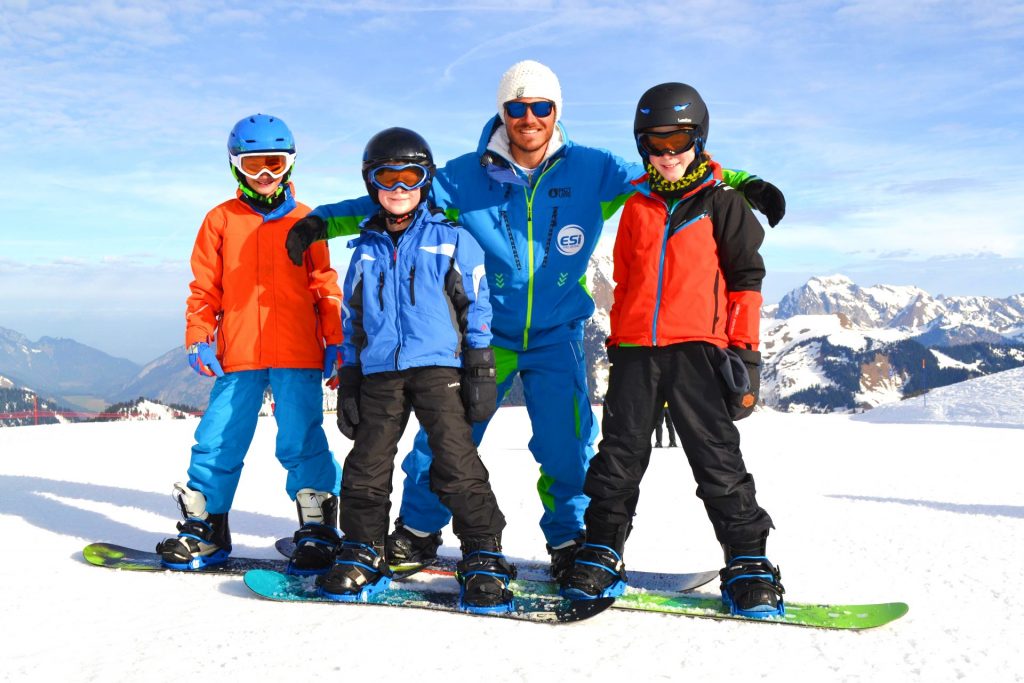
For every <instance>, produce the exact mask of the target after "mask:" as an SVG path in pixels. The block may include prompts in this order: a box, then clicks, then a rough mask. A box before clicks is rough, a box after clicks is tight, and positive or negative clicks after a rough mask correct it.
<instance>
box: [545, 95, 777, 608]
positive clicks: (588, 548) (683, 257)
mask: <svg viewBox="0 0 1024 683" xmlns="http://www.w3.org/2000/svg"><path fill="white" fill-rule="evenodd" d="M708 127H709V120H708V111H707V107H706V105H705V103H704V101H703V100H702V99H701V96H700V94H699V93H698V92H697V91H696V90H694V89H693V88H692V87H691V86H689V85H685V84H682V83H663V84H661V85H657V86H654V87H653V88H651V89H649V90H648V91H647V92H645V93H644V94H643V96H642V97H641V98H640V101H639V103H638V104H637V107H636V115H635V119H634V124H633V133H634V136H635V139H636V145H637V150H638V151H639V152H640V157H641V158H642V159H643V161H644V164H645V166H646V168H647V176H646V177H645V178H643V179H641V180H640V181H638V183H637V190H638V191H637V193H636V194H634V195H633V196H632V197H630V198H629V200H627V201H626V205H625V208H624V210H623V213H622V219H621V221H620V223H619V231H618V235H617V236H616V240H615V249H614V263H615V266H614V280H615V293H614V301H613V303H612V309H611V315H610V319H611V334H610V336H609V338H608V360H609V361H610V362H611V370H610V374H609V381H608V393H607V395H606V396H605V403H604V418H603V421H602V424H601V427H602V434H603V438H602V440H601V443H600V446H599V448H598V453H597V455H596V456H595V457H594V460H593V462H592V463H591V465H590V470H589V472H588V473H587V479H586V483H585V485H584V492H585V493H586V494H587V495H588V496H590V505H589V506H588V507H587V511H586V514H585V520H586V525H587V536H586V542H585V543H584V545H583V546H582V547H581V548H580V550H579V552H578V553H577V555H576V559H575V563H574V565H573V567H572V569H571V571H569V572H568V573H567V575H566V577H565V579H564V580H563V581H562V584H561V585H562V587H561V592H562V594H563V595H565V596H566V597H569V598H573V599H592V598H597V597H612V596H616V595H620V594H621V593H622V592H623V590H625V587H626V581H627V576H626V572H625V565H624V563H623V559H622V557H623V550H624V547H625V543H626V538H627V537H628V535H629V532H630V529H631V528H632V519H633V515H634V514H635V512H636V505H637V501H638V499H639V496H640V481H641V479H642V478H643V475H644V472H645V471H646V469H647V466H648V464H649V462H650V456H651V431H652V429H653V427H654V423H655V420H656V419H657V415H658V413H659V412H660V410H661V407H662V405H663V404H664V402H666V401H667V402H668V409H669V412H670V413H671V415H672V421H673V423H674V424H675V426H676V430H677V431H678V433H679V439H680V443H681V444H682V447H683V450H684V452H685V453H686V457H687V459H688V460H689V463H690V467H691V468H692V470H693V475H694V478H695V479H696V481H697V496H698V497H700V499H701V500H702V501H703V502H704V507H705V509H706V510H707V513H708V517H709V518H710V520H711V524H712V526H713V527H714V530H715V536H716V537H717V539H718V541H719V543H721V544H722V547H723V549H724V551H725V568H724V569H722V571H721V578H722V583H721V590H722V599H723V601H724V602H725V604H726V605H727V606H728V608H729V609H730V610H731V611H732V612H733V613H735V614H743V615H748V616H755V617H764V616H770V615H776V614H782V613H783V611H784V606H783V601H782V594H783V588H782V584H781V583H780V574H779V571H778V569H776V568H775V567H774V566H773V565H772V564H771V562H769V561H768V559H767V557H766V556H765V547H766V540H767V537H768V530H769V529H770V528H773V524H772V520H771V518H770V517H769V516H768V513H767V512H765V511H764V510H763V509H762V508H761V507H760V506H759V505H758V503H757V500H756V497H755V490H754V479H753V477H752V476H751V475H750V474H749V473H748V472H747V470H746V467H745V465H744V463H743V454H742V453H741V452H740V435H739V431H738V430H737V429H736V426H735V425H734V424H733V420H738V419H741V418H743V417H746V416H748V415H750V413H751V412H752V411H753V409H754V406H755V404H756V402H757V392H758V388H759V384H760V380H759V374H758V373H759V371H760V370H759V367H760V353H759V352H758V350H757V346H758V342H759V329H758V328H759V323H760V309H761V302H762V299H761V281H762V279H763V278H764V274H765V269H764V261H763V260H762V258H761V255H760V254H759V253H758V249H759V247H760V245H761V242H762V240H763V239H764V230H763V228H762V227H761V226H760V224H759V223H758V222H757V219H755V218H754V216H753V214H752V213H751V211H750V209H749V208H748V207H747V205H746V203H745V202H744V201H743V197H741V196H740V195H739V194H738V193H736V192H734V191H732V189H731V188H730V187H729V186H728V185H725V184H724V183H723V182H722V179H721V169H720V167H719V165H718V164H717V163H716V162H714V161H713V160H712V159H711V156H710V155H709V154H708V153H707V151H706V145H707V140H708Z"/></svg>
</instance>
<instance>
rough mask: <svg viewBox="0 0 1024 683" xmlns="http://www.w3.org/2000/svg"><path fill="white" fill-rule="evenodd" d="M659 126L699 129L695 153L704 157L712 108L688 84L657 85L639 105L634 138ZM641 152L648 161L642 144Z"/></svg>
mask: <svg viewBox="0 0 1024 683" xmlns="http://www.w3.org/2000/svg"><path fill="white" fill-rule="evenodd" d="M658 126H694V127H695V128H696V129H697V141H696V142H695V143H694V150H695V151H696V153H697V155H698V156H700V154H701V152H703V151H704V146H705V145H706V144H707V141H708V130H709V128H710V126H711V119H710V116H709V115H708V107H707V105H706V104H704V100H703V99H702V98H701V96H700V93H699V92H697V90H696V89H695V88H694V87H693V86H690V85H686V84H685V83H662V84H660V85H656V86H654V87H653V88H651V89H649V90H648V91H647V92H645V93H644V94H643V95H641V96H640V101H639V102H637V104H636V116H635V118H634V119H633V137H634V138H637V137H639V135H640V133H641V132H642V131H644V130H647V129H649V128H656V127H658ZM637 149H638V150H639V151H640V156H642V157H644V158H645V159H646V158H647V154H646V153H645V152H644V150H643V147H641V146H640V143H639V141H638V142H637Z"/></svg>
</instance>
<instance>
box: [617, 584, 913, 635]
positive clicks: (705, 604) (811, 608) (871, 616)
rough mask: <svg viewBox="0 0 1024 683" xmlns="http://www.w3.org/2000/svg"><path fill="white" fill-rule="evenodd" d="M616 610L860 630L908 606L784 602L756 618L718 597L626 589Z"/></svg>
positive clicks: (895, 616)
mask: <svg viewBox="0 0 1024 683" xmlns="http://www.w3.org/2000/svg"><path fill="white" fill-rule="evenodd" d="M615 607H616V608H617V609H629V610H638V611H642V612H658V613H662V614H681V615H683V616H688V617H705V618H708V619H737V620H740V621H747V622H757V623H762V624H788V625H790V626H806V627H810V628H824V629H839V630H860V629H866V628H876V627H878V626H884V625H885V624H888V623H889V622H890V621H895V620H897V619H899V618H900V617H902V616H903V615H904V614H906V613H907V611H908V610H909V609H910V608H909V607H908V606H907V605H906V603H903V602H883V603H878V604H872V605H813V604H805V603H800V602H786V603H785V612H786V614H785V616H781V617H768V618H765V619H756V618H753V617H744V616H737V615H733V614H729V610H728V609H727V608H726V607H725V605H724V604H722V598H721V596H711V595H693V594H691V595H658V594H654V593H639V592H636V593H634V592H627V593H626V594H625V595H623V596H621V597H619V598H617V599H616V600H615Z"/></svg>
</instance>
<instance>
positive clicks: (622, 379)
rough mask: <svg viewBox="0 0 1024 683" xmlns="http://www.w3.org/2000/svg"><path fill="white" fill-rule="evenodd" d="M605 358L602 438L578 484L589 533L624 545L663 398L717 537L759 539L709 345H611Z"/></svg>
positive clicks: (761, 522) (762, 523)
mask: <svg viewBox="0 0 1024 683" xmlns="http://www.w3.org/2000/svg"><path fill="white" fill-rule="evenodd" d="M608 359H609V360H610V361H611V372H610V374H609V379H608V393H607V395H606V396H605V400H604V418H603V420H602V423H601V432H602V440H601V443H600V445H599V447H598V452H597V455H595V456H594V459H593V460H592V461H591V463H590V470H589V472H588V473H587V480H586V483H585V485H584V492H585V493H586V494H587V495H588V496H590V505H589V507H588V508H587V512H586V517H585V519H586V524H587V540H588V541H590V542H596V543H601V544H602V545H609V546H612V547H617V549H618V550H620V551H621V550H622V547H621V546H622V544H623V543H624V541H625V537H626V534H627V533H628V531H629V529H630V526H631V524H632V519H633V515H634V514H635V512H636V506H637V501H638V500H639V497H640V480H641V479H642V478H643V476H644V472H646V470H647V465H648V464H649V463H650V458H651V431H652V430H653V429H654V424H655V421H656V420H657V419H658V416H659V414H660V413H661V410H662V406H663V405H664V403H665V402H666V401H667V402H668V409H669V413H670V414H671V416H672V422H673V423H674V424H675V427H676V432H677V433H678V435H679V441H680V445H681V446H682V448H683V451H684V452H685V453H686V457H687V460H689V462H690V468H691V469H692V470H693V477H694V479H695V480H696V482H697V497H699V498H700V499H701V500H702V501H703V502H704V508H705V510H707V513H708V518H710V520H711V524H712V526H713V527H714V530H715V537H716V538H717V539H718V541H719V543H722V544H723V545H728V546H748V545H750V544H753V543H755V542H756V541H757V540H758V539H760V538H762V537H763V536H764V535H765V534H766V533H767V531H768V529H770V528H772V526H773V525H772V520H771V518H770V517H769V516H768V513H767V512H765V511H764V510H763V509H762V508H761V507H760V506H759V505H758V504H757V500H756V498H755V490H754V478H753V477H752V476H751V475H750V474H749V473H748V472H747V470H746V466H745V465H744V464H743V454H742V453H741V452H740V435H739V431H738V430H737V429H736V426H735V425H734V424H733V421H732V419H731V418H730V416H729V407H728V404H727V403H726V399H725V396H726V395H727V394H726V391H727V390H726V388H725V385H724V383H723V381H722V379H721V375H720V374H719V370H718V360H717V359H718V353H717V351H716V349H715V347H714V346H712V345H710V344H706V343H703V342H685V343H681V344H673V345H671V346H665V347H645V346H637V347H612V348H610V349H609V350H608Z"/></svg>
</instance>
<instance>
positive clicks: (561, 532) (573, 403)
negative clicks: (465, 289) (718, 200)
mask: <svg viewBox="0 0 1024 683" xmlns="http://www.w3.org/2000/svg"><path fill="white" fill-rule="evenodd" d="M497 109H498V114H497V115H496V116H495V117H494V118H492V119H491V120H490V121H488V122H487V124H486V125H485V126H484V129H483V133H482V135H481V137H480V142H479V144H478V146H477V149H476V150H475V151H474V152H470V153H468V154H464V155H462V156H459V157H456V158H455V159H452V160H451V161H449V162H448V163H447V164H446V165H445V166H444V167H443V168H441V169H439V170H438V171H437V175H436V178H435V181H434V183H433V190H432V193H433V201H434V204H435V205H436V206H438V207H441V208H443V209H444V210H445V212H446V213H447V214H448V216H449V217H450V218H452V219H456V220H458V222H459V223H460V224H461V226H462V227H463V228H464V229H466V230H467V231H469V232H470V234H472V235H473V237H475V238H476V240H477V242H479V244H480V246H481V247H482V248H483V251H484V255H485V265H486V270H487V282H488V286H489V289H490V299H491V306H492V309H493V320H492V332H493V340H492V342H491V343H492V347H493V349H494V354H495V358H496V362H497V382H498V402H499V403H500V402H501V400H502V398H503V397H504V396H505V394H506V393H507V392H508V390H509V389H510V387H511V386H512V381H513V380H514V379H515V377H516V376H517V375H518V376H519V377H520V378H521V380H522V384H523V391H524V395H525V398H526V408H527V412H528V414H529V416H530V421H531V424H532V427H533V436H532V438H531V439H530V443H529V447H530V452H531V453H532V454H533V457H534V459H535V460H536V461H537V462H538V463H539V464H540V478H539V480H538V482H537V491H538V493H539V494H540V498H541V503H542V505H543V508H544V511H543V514H542V516H541V519H540V526H541V529H542V531H543V532H544V536H545V538H546V540H547V548H548V552H549V553H550V555H551V573H552V575H553V576H554V577H555V578H558V576H560V575H561V573H562V572H563V571H565V570H566V569H568V568H571V566H572V562H573V557H574V554H575V551H576V548H577V547H578V545H579V543H580V541H581V539H582V536H583V513H584V511H585V509H586V507H587V502H588V499H587V497H586V496H585V495H584V494H583V482H584V479H585V477H586V471H587V466H588V464H589V462H590V459H591V458H592V457H593V454H594V451H593V442H594V439H595V438H596V436H597V423H596V421H595V419H594V415H593V413H592V411H591V408H590V398H589V392H588V388H587V364H586V360H585V358H584V354H583V324H584V322H585V321H586V320H587V318H589V317H590V316H591V315H592V314H593V312H594V301H593V299H592V298H591V296H590V294H589V292H588V291H587V288H586V271H587V266H588V264H589V261H590V257H591V255H592V254H593V251H594V248H595V246H596V245H597V240H598V238H599V237H600V235H601V231H602V229H603V227H604V221H605V220H606V219H608V218H610V217H611V216H612V215H613V214H614V213H615V212H616V211H617V210H618V209H619V208H620V207H621V206H622V204H623V203H624V202H625V200H626V198H627V197H628V196H629V195H630V194H632V192H633V191H634V187H633V185H632V184H631V181H633V180H635V179H637V178H639V177H641V176H642V175H643V174H644V169H643V167H642V166H640V165H639V164H632V163H627V162H625V161H624V160H622V159H620V158H619V157H617V156H615V155H613V154H611V153H610V152H608V151H606V150H602V149H596V148H593V147H585V146H583V145H577V144H575V143H573V142H572V141H571V140H570V139H569V137H568V135H567V134H566V132H565V128H564V127H563V126H562V124H561V123H560V122H559V120H560V118H561V115H562V91H561V86H560V84H559V82H558V78H557V76H555V74H554V73H553V72H552V71H551V69H549V68H548V67H546V66H544V65H543V64H540V63H538V62H535V61H530V60H527V61H523V62H519V63H517V64H515V65H513V66H512V67H511V68H510V69H509V70H508V71H507V72H505V74H504V75H503V76H502V78H501V81H500V83H499V85H498V97H497ZM726 181H727V182H728V183H729V184H735V185H737V186H740V189H742V190H743V191H744V194H745V196H747V198H748V200H749V201H751V202H752V203H754V204H755V206H756V208H759V209H762V210H764V211H766V212H767V213H768V214H769V220H770V222H771V223H772V224H773V225H774V224H775V223H777V222H778V220H779V219H781V217H782V213H783V212H784V200H783V198H782V195H781V193H779V192H778V190H777V189H775V188H774V187H773V186H771V185H770V184H768V183H765V182H764V181H762V180H760V179H759V178H756V177H755V176H748V175H747V174H745V173H733V174H731V176H730V175H728V174H727V176H726ZM373 210H374V205H373V203H372V202H371V200H370V199H369V197H362V198H359V199H353V200H345V201H342V202H339V203H337V204H330V205H325V206H320V207H317V208H316V209H314V210H313V212H312V213H311V214H310V215H309V216H308V217H307V218H306V219H304V220H303V221H301V222H300V223H299V224H297V225H296V226H295V227H294V228H293V230H292V234H291V235H289V242H288V249H289V254H290V255H291V258H292V260H293V261H294V262H296V263H300V262H301V257H302V252H303V251H304V250H305V249H306V248H307V247H308V245H309V244H311V243H312V242H313V241H316V240H320V239H327V238H330V237H335V236H338V235H345V234H352V233H354V232H356V231H357V229H358V222H359V220H360V219H361V217H363V216H366V215H368V214H369V213H372V211H373ZM486 428H487V422H486V421H484V422H478V423H476V424H475V425H474V428H473V438H474V440H475V442H476V443H477V444H479V443H480V441H481V440H482V438H483V435H484V431H485V430H486ZM431 459H432V455H431V451H430V448H429V445H428V444H427V438H426V434H425V433H424V431H423V430H422V429H421V430H420V431H419V433H417V435H416V439H415V443H414V446H413V450H412V452H411V453H409V455H408V456H407V457H406V458H405V460H404V461H403V463H402V469H403V471H404V472H405V473H406V480H405V487H404V490H403V496H402V506H401V510H400V513H399V518H398V520H397V521H396V525H395V531H394V532H393V533H392V534H391V535H390V536H389V537H388V543H387V556H388V561H389V562H390V563H391V564H392V565H400V564H406V563H421V562H429V561H431V560H432V559H433V558H435V557H436V554H437V547H438V546H439V545H440V544H441V534H440V531H439V530H440V529H442V528H443V527H444V526H445V525H446V524H447V523H448V521H449V520H450V518H451V514H450V512H449V511H448V510H446V509H445V508H444V506H442V505H441V503H440V501H439V500H438V498H437V496H435V495H434V494H433V493H432V492H431V491H430V479H429V470H430V463H431Z"/></svg>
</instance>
